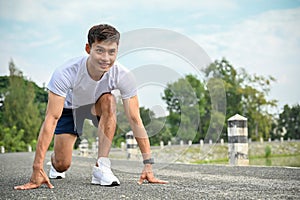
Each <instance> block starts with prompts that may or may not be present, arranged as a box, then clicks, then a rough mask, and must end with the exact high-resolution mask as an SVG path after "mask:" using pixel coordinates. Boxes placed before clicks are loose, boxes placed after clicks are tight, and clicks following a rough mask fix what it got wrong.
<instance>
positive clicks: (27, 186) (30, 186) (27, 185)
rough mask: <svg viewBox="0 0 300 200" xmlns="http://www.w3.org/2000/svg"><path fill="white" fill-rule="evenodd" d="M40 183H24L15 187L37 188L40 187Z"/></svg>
mask: <svg viewBox="0 0 300 200" xmlns="http://www.w3.org/2000/svg"><path fill="white" fill-rule="evenodd" d="M38 187H39V185H37V184H35V183H26V184H24V185H19V186H16V187H14V189H15V190H30V189H35V188H38Z"/></svg>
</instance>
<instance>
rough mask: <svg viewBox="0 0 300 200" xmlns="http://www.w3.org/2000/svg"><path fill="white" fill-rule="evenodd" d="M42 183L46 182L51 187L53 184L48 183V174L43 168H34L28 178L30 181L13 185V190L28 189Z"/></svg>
mask: <svg viewBox="0 0 300 200" xmlns="http://www.w3.org/2000/svg"><path fill="white" fill-rule="evenodd" d="M42 184H46V185H47V186H48V188H50V189H52V188H54V186H53V185H52V184H51V183H50V180H49V178H48V176H47V175H46V173H45V171H44V169H34V170H33V172H32V175H31V178H30V181H29V182H28V183H26V184H24V185H19V186H15V187H14V189H15V190H30V189H35V188H38V187H40V186H41V185H42Z"/></svg>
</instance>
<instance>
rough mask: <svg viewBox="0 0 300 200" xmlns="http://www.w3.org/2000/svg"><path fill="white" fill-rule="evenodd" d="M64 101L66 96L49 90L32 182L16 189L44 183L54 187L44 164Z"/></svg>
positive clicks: (25, 188)
mask: <svg viewBox="0 0 300 200" xmlns="http://www.w3.org/2000/svg"><path fill="white" fill-rule="evenodd" d="M64 101H65V98H64V97H61V96H58V95H56V94H54V93H52V92H49V94H48V105H47V111H46V116H45V120H44V122H43V124H42V127H41V129H40V133H39V137H38V142H37V146H36V152H35V158H34V162H33V172H32V175H31V179H30V182H28V183H27V184H24V185H20V186H16V187H14V188H15V189H17V190H27V189H34V188H38V187H39V186H41V185H42V184H46V185H47V186H48V187H49V188H53V185H52V184H51V183H50V181H49V178H48V176H47V175H46V173H45V171H44V167H43V166H44V160H45V155H46V152H47V150H48V148H49V145H50V143H51V140H52V138H53V133H54V129H55V127H56V124H57V121H58V119H59V118H60V116H61V113H62V109H63V107H64Z"/></svg>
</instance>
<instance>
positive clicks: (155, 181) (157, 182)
mask: <svg viewBox="0 0 300 200" xmlns="http://www.w3.org/2000/svg"><path fill="white" fill-rule="evenodd" d="M149 182H150V183H156V184H167V183H169V182H168V181H164V180H159V179H154V180H151V181H149Z"/></svg>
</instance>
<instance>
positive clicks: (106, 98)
mask: <svg viewBox="0 0 300 200" xmlns="http://www.w3.org/2000/svg"><path fill="white" fill-rule="evenodd" d="M96 112H97V113H101V114H108V115H115V113H116V99H115V97H114V95H112V94H111V93H108V94H104V95H102V96H101V97H100V99H99V101H97V103H96Z"/></svg>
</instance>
